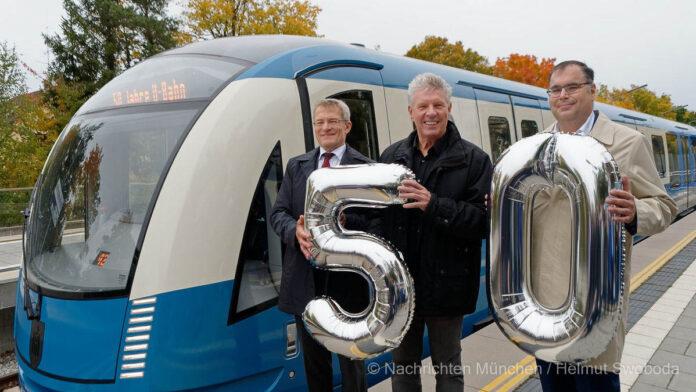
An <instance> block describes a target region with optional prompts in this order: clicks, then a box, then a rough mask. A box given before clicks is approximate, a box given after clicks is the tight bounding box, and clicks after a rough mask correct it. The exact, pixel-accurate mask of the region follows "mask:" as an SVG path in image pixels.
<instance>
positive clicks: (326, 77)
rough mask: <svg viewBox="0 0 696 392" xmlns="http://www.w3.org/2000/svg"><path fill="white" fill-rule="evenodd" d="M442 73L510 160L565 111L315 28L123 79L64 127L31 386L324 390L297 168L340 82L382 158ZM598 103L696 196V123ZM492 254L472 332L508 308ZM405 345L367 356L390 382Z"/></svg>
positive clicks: (51, 165)
mask: <svg viewBox="0 0 696 392" xmlns="http://www.w3.org/2000/svg"><path fill="white" fill-rule="evenodd" d="M422 72H434V73H437V74H439V75H441V76H442V77H444V78H445V79H446V80H447V81H448V82H449V83H450V84H451V85H452V86H453V98H452V120H453V121H454V122H455V123H456V124H457V126H458V128H459V130H460V131H461V134H462V137H464V138H465V139H467V140H469V141H471V142H473V143H475V144H476V145H478V146H480V147H482V148H483V149H484V150H485V151H486V152H488V153H489V154H490V156H491V158H492V160H493V161H495V159H496V158H497V157H498V156H499V155H500V154H501V153H502V152H503V151H504V150H505V148H507V147H508V146H509V145H510V144H512V143H514V142H515V141H516V140H518V139H520V138H523V137H526V136H529V135H532V134H535V133H537V132H539V131H540V130H542V129H544V128H545V127H547V126H549V125H550V124H551V123H552V121H553V117H552V115H551V112H550V110H549V102H548V97H547V95H546V92H545V91H544V90H543V89H540V88H536V87H532V86H528V85H523V84H520V83H516V82H511V81H507V80H502V79H497V78H494V77H490V76H486V75H481V74H477V73H472V72H468V71H464V70H461V69H455V68H450V67H446V66H441V65H437V64H433V63H429V62H424V61H419V60H415V59H411V58H405V57H401V56H396V55H389V54H385V53H382V52H380V51H375V50H370V49H366V48H364V47H361V46H360V45H354V44H344V43H338V42H332V41H329V40H326V39H320V38H308V37H293V36H249V37H237V38H225V39H217V40H211V41H203V42H197V43H194V44H190V45H188V46H184V47H181V48H177V49H173V50H169V51H167V52H164V53H161V54H159V55H156V56H154V57H152V58H150V59H148V60H146V61H143V62H142V63H140V64H138V65H137V66H135V67H133V68H131V69H129V70H127V71H125V72H123V73H122V74H121V75H119V76H118V77H116V78H115V79H113V80H112V81H111V82H110V83H108V84H107V85H106V86H104V87H103V88H102V89H101V90H100V91H99V92H97V93H96V94H95V95H94V96H93V97H92V98H90V99H89V100H88V101H87V102H86V103H85V104H84V105H83V106H82V107H81V108H80V109H79V111H78V112H77V113H76V114H75V116H74V117H73V118H72V120H71V121H70V123H69V124H68V125H67V126H66V128H65V129H64V130H63V132H62V133H61V134H60V136H59V138H58V140H57V141H56V143H55V145H54V146H53V149H52V150H51V152H50V154H49V156H48V159H47V161H46V164H45V166H44V168H43V171H42V173H41V175H40V177H39V178H38V180H37V182H36V185H35V188H34V192H33V194H32V199H31V203H30V207H29V208H28V209H27V214H26V215H27V221H26V230H25V236H24V240H23V246H24V261H23V264H22V269H21V274H20V278H19V281H18V285H17V287H18V288H17V302H16V312H15V319H14V336H15V340H16V349H15V351H16V356H17V361H18V363H19V379H20V384H21V388H22V390H26V391H68V390H85V391H86V390H89V391H117V390H118V391H137V390H162V391H164V390H193V389H195V390H210V391H223V390H231V391H237V390H250V391H258V390H279V391H302V390H305V389H306V384H305V375H304V370H303V364H302V357H301V356H302V350H301V347H300V345H299V344H298V336H297V326H296V325H295V322H294V319H293V317H292V316H291V315H289V314H285V313H283V312H281V311H279V310H278V308H277V306H276V304H277V302H278V292H279V285H280V275H281V254H282V252H283V245H282V243H281V241H280V239H279V237H278V236H277V235H276V234H275V233H274V232H273V230H272V229H271V227H270V224H269V214H270V212H271V207H272V206H273V204H274V202H275V198H276V195H277V192H278V189H279V186H280V183H281V181H282V178H283V173H284V167H285V165H286V163H287V161H288V159H289V158H290V157H293V156H296V155H299V154H301V153H304V152H306V151H308V150H310V149H312V148H314V146H315V145H316V144H317V143H316V140H315V138H314V134H313V130H312V118H311V117H312V106H313V104H314V103H315V102H317V101H318V100H320V99H323V98H326V97H333V98H338V99H342V100H344V101H345V102H346V103H347V104H348V105H349V107H350V109H351V112H352V113H351V120H352V122H353V129H352V131H351V132H350V134H349V140H348V141H349V143H350V144H351V145H352V146H354V147H355V148H357V149H358V150H360V151H361V152H362V153H363V154H365V155H367V156H369V157H371V158H373V159H376V158H378V155H379V153H380V152H381V151H383V150H384V149H385V148H386V147H387V146H389V145H390V144H391V143H393V142H395V141H397V140H399V139H401V138H403V137H405V136H406V135H407V134H408V133H409V132H410V131H411V130H412V129H413V125H412V123H411V121H410V119H409V116H408V112H407V106H408V101H407V92H406V88H407V85H408V83H409V81H410V80H411V79H412V78H413V77H414V76H415V75H417V74H419V73H422ZM596 108H597V109H599V110H601V111H602V112H604V113H605V114H606V115H607V116H609V117H610V118H612V119H613V120H614V121H617V122H620V123H623V124H625V125H627V126H629V127H632V128H635V129H637V130H639V131H640V132H642V133H643V134H644V135H645V136H646V137H648V138H650V140H651V141H652V148H653V150H652V152H653V158H654V160H655V163H656V166H657V169H658V171H659V173H660V176H661V177H662V179H663V182H664V185H665V188H666V189H667V190H668V191H669V194H670V195H671V196H672V197H673V198H674V199H676V200H677V202H678V203H679V208H680V210H681V211H682V212H684V211H686V210H688V209H690V208H693V206H694V204H696V177H695V175H696V169H695V168H694V164H695V162H696V159H695V158H696V156H695V155H696V130H695V129H694V128H693V127H690V126H686V125H682V124H679V123H676V122H672V121H668V120H665V119H661V118H656V117H652V116H648V115H645V114H641V113H637V112H633V111H629V110H624V109H620V108H616V107H612V106H609V105H604V104H600V103H597V104H596ZM483 249H484V252H483V255H484V257H482V260H481V269H480V278H481V285H480V292H479V298H478V303H477V308H476V311H475V312H474V313H473V314H470V315H467V316H466V317H465V321H464V325H463V327H462V337H465V336H466V335H468V334H470V333H471V332H472V331H474V330H475V329H476V328H478V327H480V326H482V325H485V324H486V323H487V322H489V320H490V317H489V316H490V312H489V310H488V302H487V297H486V290H485V287H486V285H485V283H484V278H485V276H484V274H485V254H486V252H485V249H486V245H485V244H484V245H483ZM474 273H475V272H474ZM428 351H429V350H427V349H426V350H425V355H429V352H428ZM390 359H391V355H390V354H389V353H386V354H383V355H381V356H378V357H376V358H373V359H370V360H368V361H367V365H368V368H369V369H370V374H369V376H368V382H369V383H370V385H373V384H375V383H377V382H379V381H380V380H382V379H384V378H386V377H388V375H389V370H388V368H389V366H388V364H389V361H390ZM334 369H335V370H334V371H335V374H334V383H335V388H336V390H340V386H341V379H340V373H339V370H338V369H339V367H338V366H337V360H336V359H335V358H334Z"/></svg>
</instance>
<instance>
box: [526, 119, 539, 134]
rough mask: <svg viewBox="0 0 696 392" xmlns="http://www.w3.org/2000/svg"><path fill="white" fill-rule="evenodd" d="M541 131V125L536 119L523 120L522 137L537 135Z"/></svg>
mask: <svg viewBox="0 0 696 392" xmlns="http://www.w3.org/2000/svg"><path fill="white" fill-rule="evenodd" d="M537 132H539V126H538V125H537V123H536V121H532V120H522V137H527V136H532V135H536V134H537Z"/></svg>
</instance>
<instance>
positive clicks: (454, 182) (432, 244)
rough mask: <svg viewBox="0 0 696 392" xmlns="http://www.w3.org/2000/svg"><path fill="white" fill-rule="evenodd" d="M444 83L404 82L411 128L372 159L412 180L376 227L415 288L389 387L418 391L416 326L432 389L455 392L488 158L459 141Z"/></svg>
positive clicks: (477, 260) (475, 271)
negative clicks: (405, 170)
mask: <svg viewBox="0 0 696 392" xmlns="http://www.w3.org/2000/svg"><path fill="white" fill-rule="evenodd" d="M451 97H452V87H450V85H449V84H447V82H446V81H445V80H444V79H442V78H441V77H440V76H437V75H435V74H431V73H425V74H420V75H418V76H416V77H415V78H414V79H413V80H412V81H411V83H410V84H409V86H408V101H409V107H408V112H409V114H410V115H411V121H413V123H414V124H415V127H416V130H415V131H414V132H412V133H411V134H410V135H409V136H408V137H407V138H406V139H403V140H401V141H398V142H396V143H394V144H392V145H391V146H389V147H388V148H387V149H386V150H385V151H384V153H383V154H382V156H381V158H380V162H385V163H400V164H402V165H404V166H407V167H409V168H411V170H413V172H414V173H415V174H416V179H417V181H411V180H405V181H404V182H403V184H402V186H400V187H399V196H400V197H402V198H406V199H410V202H409V203H407V204H404V205H403V207H401V206H397V207H391V208H389V209H388V210H387V212H386V213H385V216H384V220H383V222H382V224H381V230H383V231H384V235H385V237H386V238H387V239H389V240H390V241H392V243H393V244H394V245H396V247H397V248H398V249H399V250H401V251H402V252H403V255H404V259H405V261H406V264H407V265H408V268H409V271H410V273H411V275H412V276H413V279H414V281H415V286H416V312H415V316H414V319H413V322H412V323H411V327H410V329H409V331H408V333H407V334H406V336H405V338H404V340H403V341H402V343H401V345H400V346H399V347H398V348H396V349H395V350H394V352H393V358H394V365H395V366H394V375H393V376H392V390H394V391H399V392H402V391H420V390H421V383H420V363H421V356H422V353H423V332H424V326H425V325H427V326H428V333H429V340H430V350H431V353H432V360H433V366H434V370H435V372H436V381H437V390H438V391H463V390H464V376H463V374H462V368H461V346H460V339H461V329H462V318H463V315H464V314H467V313H471V312H473V311H474V310H475V308H476V299H477V294H478V289H479V280H480V273H479V271H480V265H481V240H482V239H483V238H485V237H486V233H487V221H486V208H485V206H484V197H485V195H486V194H487V193H488V191H489V187H490V182H491V174H492V171H493V168H492V165H491V161H490V159H489V158H488V155H486V153H485V152H483V150H481V149H480V148H478V147H476V146H475V145H473V144H472V143H469V142H467V141H466V140H463V139H462V138H461V136H460V135H459V131H458V130H457V127H456V126H455V125H454V123H452V122H450V121H448V119H449V116H450V112H451V110H452V104H451V102H450V101H451Z"/></svg>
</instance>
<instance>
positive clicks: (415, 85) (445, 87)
mask: <svg viewBox="0 0 696 392" xmlns="http://www.w3.org/2000/svg"><path fill="white" fill-rule="evenodd" d="M431 89H432V90H440V91H442V92H443V93H445V97H446V98H447V103H450V101H451V100H452V86H450V85H449V83H447V82H446V81H445V79H443V78H442V77H441V76H439V75H435V74H434V73H430V72H426V73H422V74H420V75H416V77H415V78H413V80H411V83H409V84H408V104H409V106H410V105H412V104H413V94H415V93H416V91H421V90H431Z"/></svg>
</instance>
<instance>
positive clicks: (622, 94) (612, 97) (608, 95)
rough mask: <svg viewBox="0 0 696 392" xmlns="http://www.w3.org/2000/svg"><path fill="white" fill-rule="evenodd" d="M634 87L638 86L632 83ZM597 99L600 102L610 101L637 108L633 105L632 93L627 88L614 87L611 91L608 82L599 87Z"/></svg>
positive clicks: (610, 102)
mask: <svg viewBox="0 0 696 392" xmlns="http://www.w3.org/2000/svg"><path fill="white" fill-rule="evenodd" d="M634 87H637V86H634V85H631V88H634ZM595 99H596V100H597V101H599V102H604V103H608V104H610V105H614V106H618V107H622V108H626V109H630V110H636V107H635V106H633V99H632V98H631V94H630V93H628V92H627V91H626V90H625V89H616V88H612V89H611V91H609V87H608V86H607V85H606V84H600V85H599V87H598V88H597V93H596V95H595Z"/></svg>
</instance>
